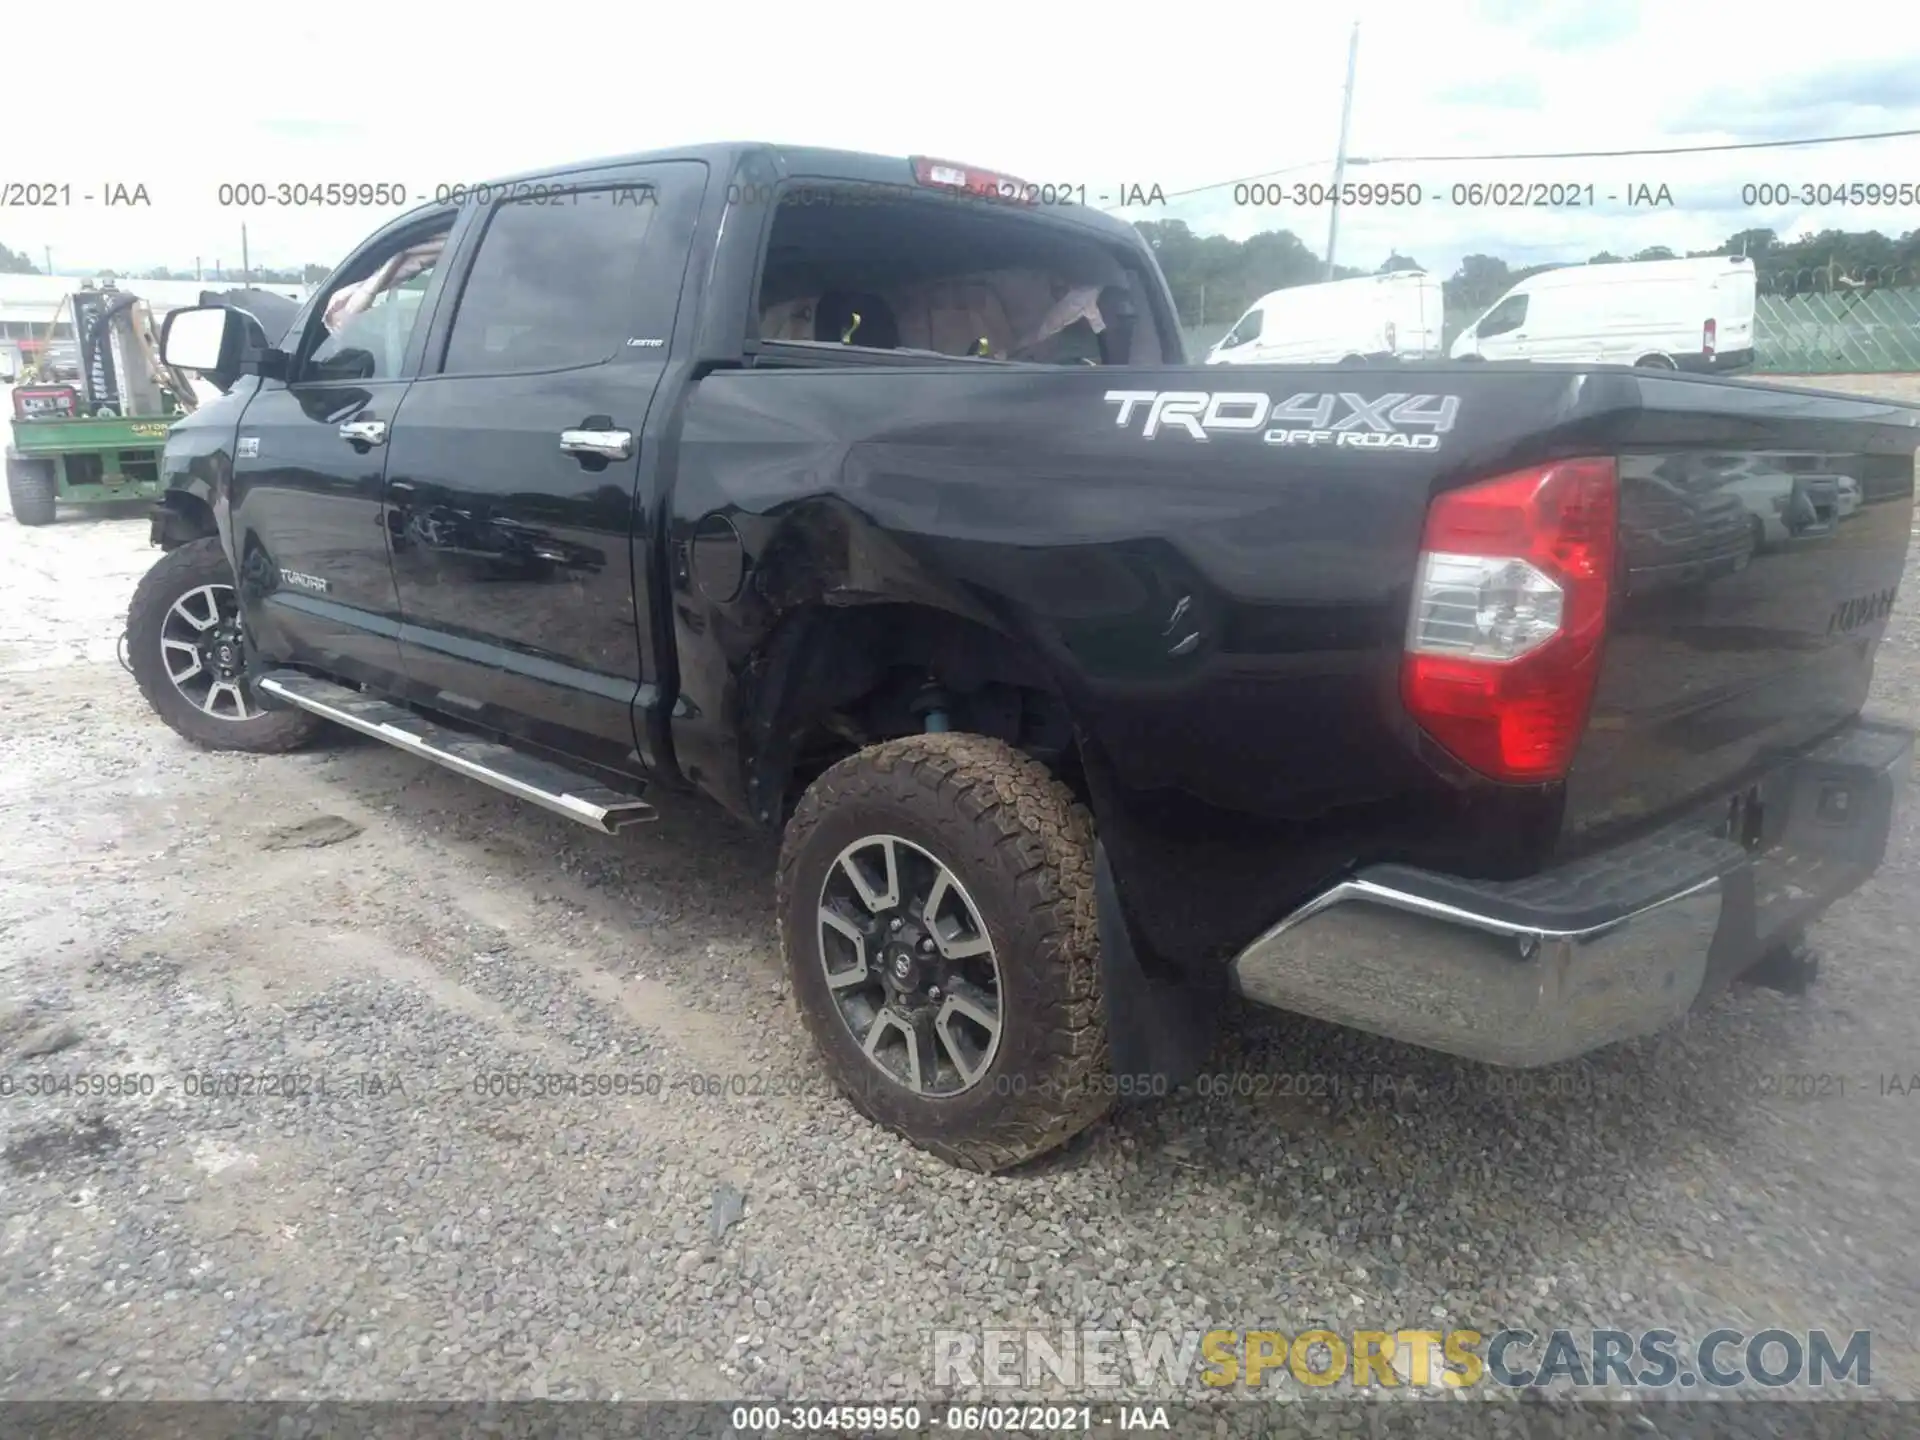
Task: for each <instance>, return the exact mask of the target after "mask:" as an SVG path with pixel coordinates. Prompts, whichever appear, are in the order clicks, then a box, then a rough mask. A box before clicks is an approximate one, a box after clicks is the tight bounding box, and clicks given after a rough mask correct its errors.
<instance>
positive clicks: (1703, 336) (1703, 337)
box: [1700, 320, 1720, 360]
mask: <svg viewBox="0 0 1920 1440" xmlns="http://www.w3.org/2000/svg"><path fill="white" fill-rule="evenodd" d="M1719 331H1720V327H1719V326H1717V325H1715V324H1714V323H1713V321H1711V320H1709V321H1707V323H1706V324H1705V326H1703V327H1702V328H1701V331H1700V349H1701V350H1702V351H1703V352H1704V353H1705V355H1706V356H1707V358H1708V359H1709V360H1711V359H1712V358H1713V347H1714V344H1715V342H1716V340H1717V339H1718V336H1719Z"/></svg>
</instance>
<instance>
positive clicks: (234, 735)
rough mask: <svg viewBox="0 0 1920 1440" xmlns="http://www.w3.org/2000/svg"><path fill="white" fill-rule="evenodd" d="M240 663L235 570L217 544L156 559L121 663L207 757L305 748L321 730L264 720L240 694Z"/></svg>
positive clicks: (314, 720)
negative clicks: (224, 752)
mask: <svg viewBox="0 0 1920 1440" xmlns="http://www.w3.org/2000/svg"><path fill="white" fill-rule="evenodd" d="M246 653H247V652H246V637H245V635H244V634H243V633H242V630H241V626H240V606H239V597H238V595H237V594H236V592H235V591H234V588H233V570H232V568H231V567H230V566H229V565H228V564H227V556H226V552H225V551H223V550H222V549H221V548H220V541H219V540H218V539H217V538H208V539H205V540H195V541H193V542H192V543H191V544H188V545H182V546H181V547H180V548H179V549H178V550H173V551H170V552H169V553H168V554H166V555H164V556H162V557H161V558H160V560H159V561H158V563H156V564H155V565H154V567H153V568H152V569H151V570H149V571H148V572H147V573H146V576H145V578H143V579H142V580H141V581H140V585H139V587H138V588H137V589H136V590H135V591H134V592H133V604H132V605H131V606H129V607H128V610H127V659H128V663H129V664H130V665H131V666H132V667H133V677H134V679H135V680H136V681H137V682H139V685H140V693H141V694H143V695H145V696H146V697H147V703H148V704H149V705H151V706H153V708H154V712H155V713H156V714H158V715H159V717H160V718H161V719H162V720H164V721H166V722H167V724H168V725H169V726H171V727H172V728H173V730H174V731H175V732H177V733H178V734H180V735H183V736H185V737H186V738H187V739H189V740H191V741H193V742H194V744H196V745H204V746H206V747H207V748H208V749H210V750H248V751H254V752H257V753H260V752H275V751H281V750H292V749H294V748H296V747H297V746H300V745H304V744H305V743H306V742H307V741H309V740H311V739H312V738H313V737H314V736H315V735H316V734H318V733H319V731H320V729H321V727H322V726H323V725H324V724H325V723H326V722H324V721H323V720H321V719H320V718H319V717H318V716H316V715H309V714H307V713H306V712H305V711H303V710H263V709H262V708H261V707H260V702H259V701H258V700H257V699H256V698H255V697H254V694H253V690H252V687H251V686H249V685H248V684H247V679H246V673H245V669H246Z"/></svg>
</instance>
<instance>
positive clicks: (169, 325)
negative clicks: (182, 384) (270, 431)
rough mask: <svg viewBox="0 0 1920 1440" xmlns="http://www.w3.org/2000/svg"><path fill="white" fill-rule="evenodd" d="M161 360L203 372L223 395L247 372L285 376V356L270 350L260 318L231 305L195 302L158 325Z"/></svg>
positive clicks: (276, 377)
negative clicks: (197, 303) (196, 303)
mask: <svg viewBox="0 0 1920 1440" xmlns="http://www.w3.org/2000/svg"><path fill="white" fill-rule="evenodd" d="M160 359H161V361H162V363H164V364H166V365H169V366H171V367H173V368H174V369H177V370H191V371H195V372H197V373H199V374H201V375H204V376H205V377H206V378H207V379H208V380H209V381H210V382H211V383H212V384H213V385H214V387H215V388H217V389H218V390H219V391H220V392H221V393H222V394H225V393H226V392H228V391H229V390H231V389H232V388H233V386H234V382H235V381H237V380H238V379H239V378H240V376H241V375H242V374H243V373H245V372H247V371H253V372H256V373H258V374H260V375H262V376H264V377H266V378H267V379H270V380H284V379H285V378H286V371H287V357H286V356H285V355H284V354H283V353H281V352H280V351H278V350H276V349H274V348H273V345H272V343H271V342H270V341H268V339H267V332H266V331H265V330H263V329H262V328H261V326H260V322H259V321H258V320H256V319H255V318H254V317H253V316H252V315H249V314H248V313H247V312H246V311H244V310H239V309H236V308H234V307H233V306H231V305H193V306H189V307H188V308H186V309H184V310H175V311H173V312H172V313H171V314H169V315H168V316H167V318H166V320H165V321H164V322H163V323H162V324H161V326H160Z"/></svg>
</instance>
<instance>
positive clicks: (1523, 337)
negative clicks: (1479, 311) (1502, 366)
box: [1474, 295, 1532, 360]
mask: <svg viewBox="0 0 1920 1440" xmlns="http://www.w3.org/2000/svg"><path fill="white" fill-rule="evenodd" d="M1527 300H1528V297H1527V296H1525V295H1509V296H1507V297H1506V298H1505V299H1504V300H1502V301H1501V302H1500V303H1499V304H1498V305H1496V306H1494V307H1493V309H1491V310H1489V311H1488V312H1487V313H1486V314H1485V315H1484V316H1482V317H1481V319H1480V323H1479V324H1478V325H1477V326H1475V327H1474V329H1475V333H1476V334H1477V335H1478V336H1479V340H1478V342H1477V343H1478V348H1479V351H1480V354H1481V356H1482V357H1483V358H1485V359H1488V360H1525V359H1528V358H1529V357H1530V356H1531V354H1532V348H1531V346H1529V345H1528V343H1527Z"/></svg>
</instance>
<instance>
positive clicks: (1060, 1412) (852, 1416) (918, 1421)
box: [728, 1404, 1173, 1435]
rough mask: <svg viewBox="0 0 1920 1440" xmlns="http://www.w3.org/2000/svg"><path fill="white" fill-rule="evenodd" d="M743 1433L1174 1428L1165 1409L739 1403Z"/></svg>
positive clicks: (737, 1426)
mask: <svg viewBox="0 0 1920 1440" xmlns="http://www.w3.org/2000/svg"><path fill="white" fill-rule="evenodd" d="M728 1418H729V1420H730V1422H731V1424H732V1428H733V1430H734V1431H735V1433H737V1434H741V1435H780V1434H788V1435H834V1434H847V1433H854V1434H861V1435H886V1434H891V1433H899V1434H909V1435H910V1434H919V1433H923V1431H924V1429H936V1430H950V1431H953V1432H954V1433H956V1434H961V1435H965V1434H983V1435H997V1434H1007V1433H1012V1434H1042V1435H1071V1434H1077V1433H1087V1432H1090V1431H1093V1430H1100V1431H1103V1432H1104V1431H1110V1430H1171V1429H1172V1428H1173V1422H1172V1419H1171V1417H1170V1416H1169V1414H1168V1410H1167V1407H1166V1406H1165V1405H1152V1404H1147V1405H1115V1404H1107V1405H1057V1404H1056V1405H1013V1404H1007V1405H944V1406H921V1405H736V1406H734V1407H733V1411H732V1414H731V1415H730V1416H729V1417H728Z"/></svg>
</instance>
